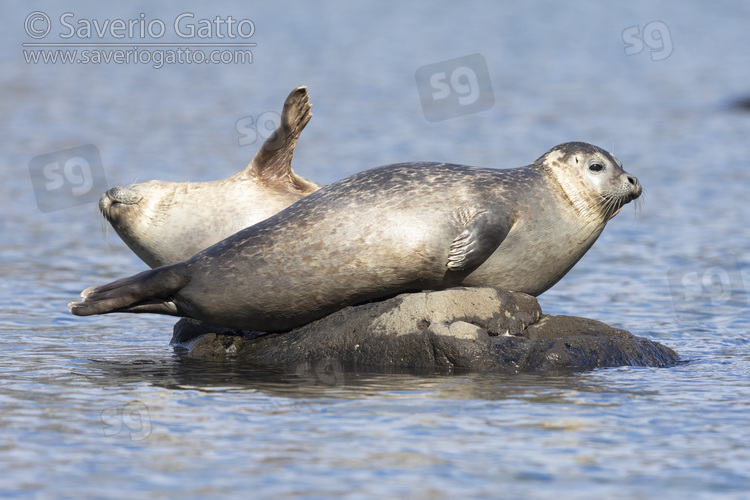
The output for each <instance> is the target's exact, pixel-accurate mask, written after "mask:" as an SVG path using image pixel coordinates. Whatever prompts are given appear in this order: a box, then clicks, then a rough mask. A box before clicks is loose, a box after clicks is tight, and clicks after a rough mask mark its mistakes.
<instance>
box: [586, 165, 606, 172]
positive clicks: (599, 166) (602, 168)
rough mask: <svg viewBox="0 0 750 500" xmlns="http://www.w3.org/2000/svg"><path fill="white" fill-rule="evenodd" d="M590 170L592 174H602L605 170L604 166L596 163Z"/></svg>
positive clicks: (590, 166)
mask: <svg viewBox="0 0 750 500" xmlns="http://www.w3.org/2000/svg"><path fill="white" fill-rule="evenodd" d="M589 170H591V171H592V172H601V171H602V170H604V165H602V164H601V163H594V164H593V165H589Z"/></svg>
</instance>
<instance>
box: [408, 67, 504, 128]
mask: <svg viewBox="0 0 750 500" xmlns="http://www.w3.org/2000/svg"><path fill="white" fill-rule="evenodd" d="M415 78H416V80H417V90H418V91H419V98H420V101H421V102H422V111H423V112H424V116H425V118H426V119H427V120H429V121H431V122H437V121H442V120H447V119H449V118H456V117H458V116H464V115H468V114H472V113H478V112H480V111H485V110H487V109H490V108H491V107H492V106H494V104H495V95H494V93H493V91H492V82H491V81H490V73H489V70H488V69H487V61H486V60H485V58H484V57H483V56H482V55H481V54H472V55H468V56H464V57H458V58H456V59H450V60H448V61H442V62H439V63H434V64H428V65H426V66H422V67H420V68H419V69H417V72H416V74H415Z"/></svg>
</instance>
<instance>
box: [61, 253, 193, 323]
mask: <svg viewBox="0 0 750 500" xmlns="http://www.w3.org/2000/svg"><path fill="white" fill-rule="evenodd" d="M189 281H190V274H189V273H188V269H187V266H186V265H185V264H183V263H179V264H173V265H171V266H164V267H157V268H156V269H151V270H149V271H144V272H142V273H139V274H136V275H135V276H130V277H128V278H123V279H120V280H117V281H113V282H112V283H109V284H107V285H102V286H93V287H90V288H87V289H86V290H84V291H83V292H81V297H83V300H82V301H81V302H72V303H70V304H69V307H70V312H71V313H73V314H75V315H76V316H91V315H93V314H106V313H111V312H133V313H156V314H168V315H171V316H181V315H182V314H181V313H180V311H179V310H178V307H177V304H175V302H174V300H173V295H174V294H175V293H177V292H178V291H180V290H181V289H182V288H183V287H184V286H185V285H187V284H188V282H189Z"/></svg>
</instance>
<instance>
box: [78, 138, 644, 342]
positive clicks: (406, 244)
mask: <svg viewBox="0 0 750 500" xmlns="http://www.w3.org/2000/svg"><path fill="white" fill-rule="evenodd" d="M640 194H641V185H640V183H639V182H638V180H637V179H636V178H635V177H633V176H632V175H629V174H628V173H626V172H625V171H623V169H622V166H621V164H620V163H619V162H618V161H617V160H616V159H615V158H614V157H613V156H612V155H611V154H609V153H607V152H606V151H603V150H602V149H599V148H597V147H596V146H592V145H590V144H585V143H577V142H573V143H566V144H562V145H559V146H557V147H555V148H553V149H552V150H550V151H549V152H547V153H546V154H545V155H544V156H542V157H541V158H539V159H538V160H537V161H535V162H534V163H533V164H531V165H528V166H526V167H523V168H518V169H513V170H494V169H482V168H475V167H467V166H462V165H450V164H442V163H403V164H398V165H388V166H384V167H379V168H375V169H372V170H368V171H365V172H361V173H359V174H356V175H353V176H352V177H349V178H347V179H344V180H341V181H339V182H336V183H334V184H331V185H330V186H327V187H325V188H323V189H321V190H319V191H317V192H315V193H313V194H311V195H309V196H307V197H306V198H303V199H302V200H300V201H298V202H297V203H295V204H294V205H292V206H291V207H289V208H287V209H286V210H284V211H283V212H280V213H279V214H277V215H275V216H273V217H271V218H269V219H266V220H265V221H262V222H260V223H258V224H256V225H255V226H252V227H249V228H246V229H243V230H242V231H240V232H238V233H237V234H235V235H233V236H231V237H229V238H227V239H225V240H224V241H221V242H219V243H217V244H216V245H214V246H212V247H210V248H208V249H206V250H204V251H203V252H201V253H199V254H197V255H195V256H194V257H192V258H190V259H189V260H187V261H185V262H181V263H179V264H175V265H172V266H166V267H161V268H158V269H153V270H150V271H146V272H143V273H140V274H138V275H135V276H132V277H129V278H124V279H121V280H118V281H115V282H113V283H110V284H108V285H104V286H99V287H91V288H89V289H87V290H84V291H83V293H82V297H83V300H82V301H81V302H78V303H73V304H71V312H72V313H73V314H76V315H80V316H86V315H91V314H103V313H109V312H150V313H159V314H170V315H175V316H185V317H191V318H196V319H199V320H202V321H205V322H207V323H211V324H216V325H222V326H227V327H232V328H241V329H245V330H258V331H285V330H288V329H291V328H293V327H296V326H299V325H302V324H305V323H308V322H310V321H313V320H315V319H317V318H321V317H323V316H325V315H327V314H329V313H331V312H334V311H336V310H338V309H342V308H343V307H345V306H348V305H352V304H358V303H362V302H365V301H368V300H372V299H379V298H383V297H387V296H392V295H395V294H397V293H401V292H405V291H412V290H438V289H443V288H447V287H451V286H457V285H463V286H487V285H488V286H492V287H495V288H500V289H507V290H513V291H518V292H525V293H528V294H531V295H539V294H541V293H542V292H544V291H545V290H547V289H548V288H550V287H551V286H552V285H554V284H555V283H556V282H557V281H558V280H559V279H560V278H562V277H563V276H564V275H565V273H567V272H568V271H569V270H570V268H571V267H573V265H574V264H575V263H576V262H578V260H579V259H580V258H581V257H582V256H583V255H584V254H585V253H586V251H587V250H588V249H589V248H590V247H591V245H592V244H593V243H594V241H596V239H597V237H598V236H599V234H600V233H601V232H602V230H603V229H604V226H605V225H606V223H607V221H608V220H609V219H610V218H612V217H613V216H614V215H615V214H616V213H617V212H618V211H619V210H620V209H621V208H622V206H623V205H624V204H626V203H628V202H630V201H631V200H634V199H636V198H637V197H638V196H640Z"/></svg>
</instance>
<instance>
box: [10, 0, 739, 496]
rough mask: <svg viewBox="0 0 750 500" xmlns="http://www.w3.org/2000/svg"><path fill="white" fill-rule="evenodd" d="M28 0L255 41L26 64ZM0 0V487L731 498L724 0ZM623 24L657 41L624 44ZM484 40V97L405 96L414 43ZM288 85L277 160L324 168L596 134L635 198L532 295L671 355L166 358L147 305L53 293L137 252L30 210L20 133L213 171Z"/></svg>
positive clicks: (735, 143)
mask: <svg viewBox="0 0 750 500" xmlns="http://www.w3.org/2000/svg"><path fill="white" fill-rule="evenodd" d="M35 9H39V10H40V11H43V12H46V13H47V14H48V15H49V16H50V18H51V19H53V20H55V19H58V18H59V16H60V15H61V14H62V13H64V12H72V13H73V14H74V18H73V20H74V21H75V20H80V19H98V20H100V21H103V20H104V19H117V18H121V19H136V18H138V16H139V13H141V12H143V13H144V14H146V17H147V19H155V18H159V19H164V20H166V22H167V25H169V23H170V22H171V21H172V20H174V19H175V18H176V17H177V16H178V15H179V14H180V13H183V12H193V13H195V16H194V17H195V19H196V20H197V19H200V18H211V19H212V18H215V17H216V16H228V15H232V16H233V17H234V18H235V19H243V18H249V19H252V20H253V22H254V23H255V26H256V33H255V35H254V36H253V37H252V41H253V42H255V43H257V46H256V47H255V48H254V49H253V55H254V60H253V63H252V64H251V65H237V64H226V65H195V64H193V65H188V64H182V65H172V66H165V67H164V68H161V69H154V68H152V67H150V66H148V65H135V64H131V65H117V64H109V65H104V64H102V65H64V64H47V65H42V64H38V65H34V64H26V63H25V62H24V59H23V55H22V48H23V47H22V46H21V44H22V43H26V42H30V41H33V40H31V38H30V37H29V36H27V35H26V34H25V33H24V20H25V19H26V18H27V16H28V15H29V13H30V12H32V11H33V10H35ZM0 12H2V14H3V15H2V19H3V26H4V28H5V29H4V30H2V33H1V34H0V37H2V42H3V43H2V47H3V48H2V51H1V52H0V57H1V58H2V59H1V60H2V63H3V72H2V74H1V75H0V85H2V94H0V95H1V96H2V97H0V111H1V112H2V116H3V119H2V121H0V128H1V129H2V133H3V137H4V138H5V140H4V141H3V153H2V169H3V170H2V171H3V173H4V178H3V179H4V182H3V183H2V185H0V206H2V213H3V217H2V220H1V221H0V233H1V234H2V240H0V245H1V248H2V252H0V276H1V277H2V279H1V280H0V331H2V340H1V341H0V356H1V358H0V373H1V375H0V451H1V452H0V471H2V472H0V495H2V496H3V497H9V498H43V499H46V498H104V497H107V498H133V497H144V498H198V497H210V498H228V497H242V498H246V497H251V498H253V497H261V498H285V497H286V498H289V497H306V498H329V497H346V498H470V497H471V498H478V497H484V498H500V497H502V498H550V497H555V498H558V497H559V498H563V497H564V498H573V497H575V498H592V499H593V498H597V499H598V498H746V495H747V492H748V491H750V472H748V471H750V448H749V446H748V443H749V442H750V384H749V383H748V378H749V376H750V344H749V339H750V335H748V309H747V298H746V290H745V287H746V284H748V283H750V277H748V275H747V271H746V270H747V268H748V259H749V255H748V250H747V249H748V248H750V231H748V229H747V224H746V221H747V220H748V215H749V214H748V203H747V199H748V195H749V194H750V189H749V188H750V168H748V167H750V160H748V158H750V155H748V153H750V151H749V149H750V148H749V147H748V137H750V113H748V112H743V111H741V110H737V109H735V108H733V106H732V103H733V102H735V101H736V100H738V99H741V98H743V97H746V96H747V95H748V93H750V87H749V86H748V81H750V71H749V70H748V68H750V50H748V49H750V40H749V39H748V35H747V29H746V27H747V20H748V18H749V16H750V9H749V8H748V7H747V5H746V4H744V3H741V2H723V3H720V4H714V6H711V5H709V3H699V2H695V3H694V4H691V3H688V2H677V1H674V2H646V1H643V2H640V1H635V2H627V3H622V4H618V5H611V4H608V3H607V4H604V3H602V4H589V3H583V2H581V3H580V4H577V3H570V2H566V3H564V4H563V3H556V2H549V3H547V2H540V3H526V4H523V6H515V5H500V4H490V3H488V4H472V5H471V6H470V7H460V6H456V5H453V4H451V3H447V2H446V3H433V4H425V5H420V6H417V5H412V6H406V5H401V4H398V3H396V2H379V3H378V4H377V5H373V6H370V7H353V6H349V5H348V4H346V3H343V2H341V3H335V2H334V3H325V4H319V5H316V4H313V5H311V6H306V7H302V6H301V5H299V4H297V5H294V6H291V5H287V6H285V7H273V6H272V5H271V4H270V3H269V4H267V5H250V4H245V3H239V2H238V3H223V2H213V3H211V4H210V5H209V4H203V5H194V4H184V6H181V7H179V8H178V7H169V8H168V7H152V6H150V5H146V4H143V5H141V6H128V5H120V6H109V5H106V6H105V5H99V4H97V3H79V2H72V3H71V2H68V3H67V4H66V5H65V6H64V7H60V6H58V5H57V4H38V6H34V7H33V8H32V7H28V8H22V7H9V6H7V5H5V4H4V5H3V6H2V7H0ZM652 23H656V24H652ZM659 23H661V24H659ZM649 25H650V27H649ZM634 27H635V28H636V30H635V31H633V29H632V28H634ZM628 30H629V31H628ZM58 31H59V30H58ZM623 32H626V34H625V35H623ZM634 32H637V33H641V34H642V33H644V32H647V33H650V34H651V35H654V36H655V34H657V35H659V36H661V37H666V39H664V38H662V39H661V40H662V42H660V41H659V39H658V37H652V38H648V42H649V43H648V44H644V50H643V51H642V52H640V53H637V54H633V55H630V56H627V55H626V54H625V49H626V43H625V40H624V38H625V39H627V40H629V41H630V42H633V38H632V36H631V35H632V34H633V33H634ZM55 33H57V32H53V35H54V34H55ZM54 41H59V39H55V40H54ZM666 42H670V43H669V45H671V47H672V51H671V53H670V54H669V57H666V58H663V55H664V50H666V49H665V48H664V47H665V45H663V43H666ZM659 47H661V48H659ZM632 50H635V49H631V51H632ZM476 53H479V54H481V55H482V56H483V57H484V58H485V60H486V62H487V68H488V71H489V76H490V79H491V83H492V92H493V98H494V105H493V106H492V107H491V108H490V109H488V110H484V111H481V112H477V113H473V114H469V115H466V116H461V117H457V118H453V119H447V120H443V121H436V122H430V121H427V120H426V119H425V115H424V113H423V109H422V107H421V103H420V96H419V92H418V88H417V85H416V81H415V72H416V70H417V68H420V67H422V66H425V65H429V64H433V63H438V62H441V61H445V60H448V59H452V58H457V57H462V56H466V55H470V54H476ZM652 58H653V59H655V60H652ZM300 84H307V85H308V86H309V89H310V93H311V98H312V101H313V104H314V108H313V112H314V117H313V119H312V121H311V122H310V124H309V125H308V128H307V129H306V130H305V132H304V133H303V135H302V138H301V140H300V143H299V146H298V148H297V151H296V156H295V161H294V165H295V169H296V170H297V172H299V173H300V174H301V175H304V176H306V177H309V178H312V179H315V180H317V181H320V182H332V181H334V180H336V179H340V178H343V177H346V176H347V175H350V174H352V173H354V172H357V171H360V170H362V169H365V168H368V167H372V166H376V165H380V164H385V163H394V162H398V161H406V160H436V161H450V162H458V163H464V164H470V165H480V166H489V167H496V168H509V167H516V166H521V165H524V164H527V163H530V162H531V161H533V160H534V159H535V158H537V157H538V156H540V155H541V154H542V153H544V152H545V151H546V150H548V149H549V148H550V147H552V146H553V145H555V144H557V143H560V142H565V141H569V140H583V141H587V142H591V143H594V144H597V145H599V146H602V147H604V148H605V149H609V150H613V152H614V153H615V154H616V155H617V156H618V157H619V158H620V159H621V160H622V161H623V162H624V164H625V168H626V169H627V170H628V171H629V172H630V173H632V174H634V175H636V176H638V178H639V179H640V180H641V182H642V184H643V185H644V187H645V191H646V192H645V198H644V203H643V204H642V206H641V211H640V214H639V215H638V216H637V217H634V210H633V207H630V206H629V207H627V209H625V210H623V213H621V214H620V215H618V217H617V218H615V219H614V220H613V221H612V222H611V223H610V225H609V227H608V228H607V229H606V230H605V232H604V234H603V236H602V237H601V238H600V239H599V241H598V242H597V243H596V245H594V248H593V249H592V250H591V251H590V252H589V254H588V255H587V256H586V257H585V258H584V259H583V260H582V261H581V262H580V263H579V264H578V265H577V266H576V268H575V269H573V271H571V273H570V274H569V275H568V276H567V277H566V278H565V279H564V280H563V281H561V282H560V283H559V284H558V285H556V286H555V287H554V288H553V289H552V290H550V291H549V292H547V293H545V294H544V295H543V296H541V297H540V302H541V304H542V307H543V308H544V310H545V312H547V313H551V314H574V315H583V316H588V317H592V318H595V319H598V320H602V321H605V322H608V323H610V324H613V325H615V326H618V327H622V328H626V329H628V330H630V331H632V332H633V333H635V334H637V335H643V336H647V337H649V338H652V339H655V340H658V341H659V342H662V343H664V344H666V345H669V346H670V347H672V348H674V349H675V350H677V351H678V352H679V354H680V355H681V357H682V360H683V361H684V362H683V363H681V364H680V365H678V366H675V367H672V368H668V369H646V368H619V369H604V370H594V371H590V372H584V373H576V374H570V375H565V376H542V375H521V376H499V375H461V376H451V377H445V376H444V377H424V376H419V377H417V376H407V375H388V376H385V375H370V374H352V373H346V374H344V373H341V372H340V371H339V370H337V369H336V367H335V366H332V367H304V366H302V367H300V369H299V371H298V373H297V374H279V373H269V372H261V371H258V370H254V369H252V368H250V367H247V366H242V365H237V364H233V363H207V362H201V363H199V362H195V361H186V360H184V359H181V358H180V357H179V356H178V355H177V354H175V353H174V352H173V350H172V349H171V348H170V347H169V346H168V345H167V344H168V341H169V338H170V334H171V325H172V324H173V320H170V319H168V318H162V317H156V316H150V315H143V316H132V317H129V316H127V315H122V316H116V315H113V316H109V317H96V318H75V317H72V316H71V315H69V314H68V313H67V307H66V304H67V302H69V301H71V300H73V299H75V297H76V296H77V294H78V293H79V292H80V291H81V290H82V289H83V288H85V287H87V286H89V285H92V284H96V283H104V282H107V281H109V280H112V279H115V278H119V277H123V276H127V275H130V274H133V273H135V272H138V271H141V270H143V269H144V268H145V265H144V264H142V263H141V262H140V261H139V260H138V259H137V258H136V257H135V256H134V255H133V254H132V253H131V252H130V251H129V250H128V249H127V248H126V247H125V246H124V245H123V244H122V243H121V242H120V241H119V238H118V237H117V235H115V234H114V233H113V232H108V231H106V228H105V226H104V225H103V224H102V222H101V219H100V217H99V216H98V215H97V211H96V206H95V204H93V203H86V204H82V205H78V206H74V207H72V208H66V209H60V210H55V211H51V212H42V211H41V210H40V208H39V207H40V205H42V206H43V205H44V203H45V202H50V199H49V198H45V196H48V195H49V193H44V192H41V193H37V194H39V196H41V198H37V196H36V195H35V191H34V189H33V187H32V182H31V178H30V174H29V162H30V161H31V160H32V158H35V157H36V156H38V155H43V154H48V153H54V152H56V151H59V150H64V149H67V148H72V147H78V146H81V145H84V144H94V145H95V146H96V147H97V148H98V150H99V151H100V153H101V157H102V163H103V165H104V170H105V173H106V181H107V185H109V186H112V185H116V184H128V183H130V182H133V181H135V180H139V181H143V180H148V179H152V178H161V179H164V180H177V181H184V180H209V179H215V178H220V177H224V176H227V175H229V174H231V173H233V172H235V171H236V170H238V169H239V168H241V166H242V165H244V164H245V163H246V162H247V161H248V160H249V159H250V157H251V156H252V155H253V154H254V152H255V150H256V148H257V144H251V145H247V146H240V145H239V142H238V141H239V139H240V136H239V134H238V132H237V129H236V126H237V122H238V120H242V119H244V118H247V117H257V116H258V115H260V114H261V113H263V112H266V111H276V112H278V111H279V110H280V107H281V104H282V102H283V99H284V98H285V97H286V95H287V93H288V92H289V91H290V90H291V89H292V88H294V87H295V86H297V85H300ZM102 228H105V229H102Z"/></svg>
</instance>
